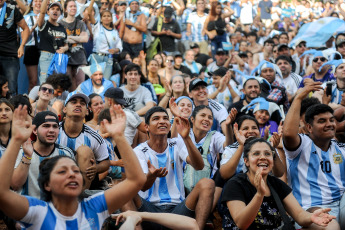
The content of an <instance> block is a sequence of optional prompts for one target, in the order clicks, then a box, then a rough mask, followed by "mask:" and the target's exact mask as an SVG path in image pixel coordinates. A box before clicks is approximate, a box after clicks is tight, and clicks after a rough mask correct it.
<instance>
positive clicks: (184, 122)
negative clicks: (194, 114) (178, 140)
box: [175, 117, 190, 138]
mask: <svg viewBox="0 0 345 230" xmlns="http://www.w3.org/2000/svg"><path fill="white" fill-rule="evenodd" d="M175 120H176V126H177V131H178V133H179V134H180V135H181V137H182V138H187V137H188V136H189V131H190V124H189V121H188V119H186V118H183V117H175Z"/></svg>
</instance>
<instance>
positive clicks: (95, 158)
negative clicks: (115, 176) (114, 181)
mask: <svg viewBox="0 0 345 230" xmlns="http://www.w3.org/2000/svg"><path fill="white" fill-rule="evenodd" d="M89 100H90V99H89V97H87V96H86V95H85V94H83V93H79V92H77V91H74V92H71V93H69V94H68V96H67V98H66V101H65V107H64V108H63V112H64V113H65V115H66V116H65V120H64V121H63V122H62V123H61V124H60V133H59V136H58V139H57V141H56V143H58V144H60V145H63V146H67V147H68V148H71V149H73V150H74V151H76V152H77V155H76V159H77V160H78V164H79V167H80V169H81V171H82V172H83V176H84V179H85V188H89V186H90V184H91V182H92V180H93V179H94V178H95V177H96V175H97V173H102V172H105V171H107V170H108V169H109V166H110V161H109V153H108V150H107V144H106V143H105V141H104V139H103V138H102V137H101V136H100V135H99V134H98V133H97V132H96V131H95V130H93V129H92V128H90V127H89V126H87V125H85V124H84V123H83V121H84V118H85V116H86V114H87V113H88V110H87V104H88V103H89ZM85 146H86V147H88V148H86V147H85ZM80 147H81V148H83V151H79V148H80ZM96 180H97V177H96Z"/></svg>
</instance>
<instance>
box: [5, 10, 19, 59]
mask: <svg viewBox="0 0 345 230" xmlns="http://www.w3.org/2000/svg"><path fill="white" fill-rule="evenodd" d="M0 9H1V10H4V9H3V7H2V8H0ZM0 12H1V11H0ZM22 19H23V15H22V14H21V13H20V12H19V10H18V9H17V8H16V7H15V6H14V5H11V4H7V6H6V15H5V19H4V22H3V24H2V26H0V55H1V56H6V57H18V48H19V42H18V40H17V23H19V22H20V21H21V20H22Z"/></svg>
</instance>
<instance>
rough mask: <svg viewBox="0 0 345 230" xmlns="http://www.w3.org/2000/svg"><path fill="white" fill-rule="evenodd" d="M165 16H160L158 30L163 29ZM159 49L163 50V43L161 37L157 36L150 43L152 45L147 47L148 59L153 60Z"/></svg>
mask: <svg viewBox="0 0 345 230" xmlns="http://www.w3.org/2000/svg"><path fill="white" fill-rule="evenodd" d="M162 26H163V18H162V17H158V24H157V32H161V31H162ZM158 50H162V43H161V40H160V39H159V37H156V38H155V40H153V42H152V43H151V44H150V47H149V48H148V49H147V53H146V57H147V60H151V59H152V58H153V56H155V55H156V54H157V53H158Z"/></svg>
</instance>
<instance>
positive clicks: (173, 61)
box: [165, 60, 174, 63]
mask: <svg viewBox="0 0 345 230" xmlns="http://www.w3.org/2000/svg"><path fill="white" fill-rule="evenodd" d="M165 62H171V63H173V62H174V60H166V61H165Z"/></svg>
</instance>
